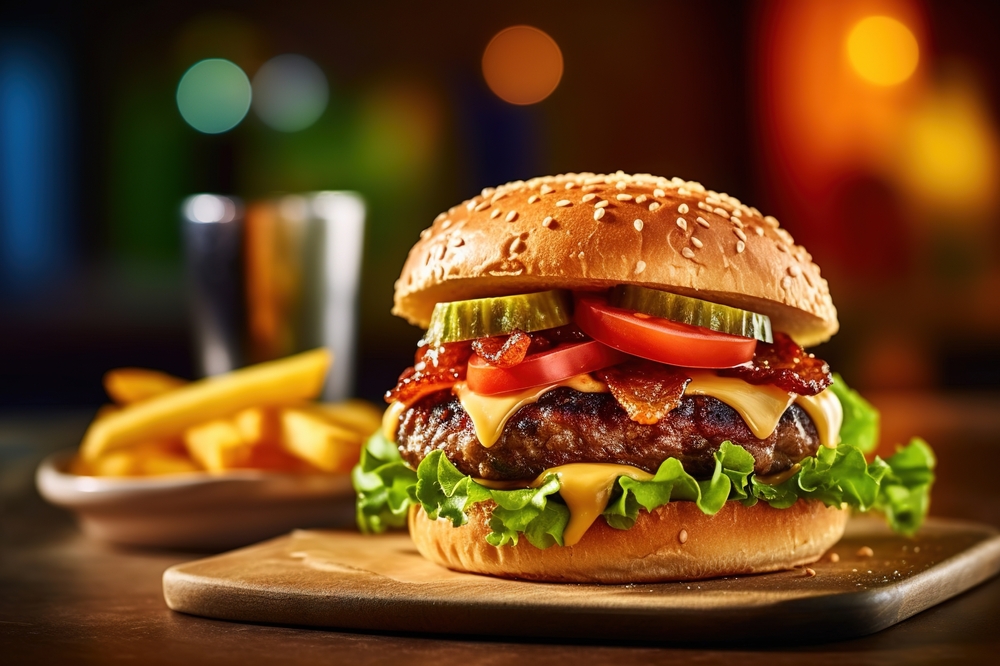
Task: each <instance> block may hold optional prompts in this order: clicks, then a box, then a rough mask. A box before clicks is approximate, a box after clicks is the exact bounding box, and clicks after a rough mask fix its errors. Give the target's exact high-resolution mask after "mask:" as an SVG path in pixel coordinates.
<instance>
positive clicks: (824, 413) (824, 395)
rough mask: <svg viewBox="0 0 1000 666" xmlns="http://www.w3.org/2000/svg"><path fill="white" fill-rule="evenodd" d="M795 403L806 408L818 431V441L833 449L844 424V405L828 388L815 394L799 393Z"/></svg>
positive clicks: (838, 441) (838, 440)
mask: <svg viewBox="0 0 1000 666" xmlns="http://www.w3.org/2000/svg"><path fill="white" fill-rule="evenodd" d="M795 404H797V405H800V406H801V407H802V409H804V410H806V414H808V415H809V418H811V419H812V422H813V423H814V424H815V425H816V430H817V431H818V432H819V443H820V444H822V445H823V446H825V447H827V448H830V449H835V448H837V445H838V444H840V426H842V425H843V424H844V406H843V405H841V404H840V399H839V398H837V395H836V394H835V393H834V392H833V391H831V390H830V389H824V390H823V391H820V392H819V393H818V394H816V395H800V396H798V397H797V398H795Z"/></svg>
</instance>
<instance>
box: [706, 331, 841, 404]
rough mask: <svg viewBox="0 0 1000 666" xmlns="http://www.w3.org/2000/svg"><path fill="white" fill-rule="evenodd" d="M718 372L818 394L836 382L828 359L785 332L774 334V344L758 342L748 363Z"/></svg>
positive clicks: (792, 390)
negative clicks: (813, 352)
mask: <svg viewBox="0 0 1000 666" xmlns="http://www.w3.org/2000/svg"><path fill="white" fill-rule="evenodd" d="M719 374H720V375H722V376H723V377H738V378H740V379H742V380H743V381H745V382H747V383H748V384H773V385H774V386H777V387H778V388H780V389H783V390H785V391H788V392H789V393H796V394H798V395H816V394H817V393H819V392H820V391H822V390H823V389H825V388H826V387H827V386H829V385H830V384H832V383H833V375H832V374H830V366H829V365H828V364H827V362H826V361H824V360H822V359H818V358H816V356H815V355H813V354H807V353H806V352H805V351H804V350H803V349H802V347H800V346H799V345H798V344H796V343H795V341H794V340H792V339H791V338H790V337H788V335H786V334H784V333H775V334H774V344H767V343H765V342H758V343H757V351H756V352H755V353H754V357H753V359H752V360H751V361H750V362H749V363H745V364H743V365H739V366H736V367H735V368H728V369H726V370H719Z"/></svg>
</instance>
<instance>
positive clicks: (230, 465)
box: [184, 419, 254, 472]
mask: <svg viewBox="0 0 1000 666" xmlns="http://www.w3.org/2000/svg"><path fill="white" fill-rule="evenodd" d="M184 445H185V446H187V450H188V453H189V454H191V457H192V458H194V459H195V460H196V461H198V463H199V464H200V465H201V466H202V467H204V468H205V469H207V470H208V471H209V472H222V471H224V470H227V469H235V468H239V467H246V466H247V463H248V462H249V461H250V454H251V453H252V451H253V445H254V443H253V442H248V441H247V440H245V439H244V438H243V435H242V434H241V433H240V430H239V428H237V427H236V424H234V423H233V422H232V421H231V420H229V419H218V420H215V421H209V422H208V423H203V424H201V425H197V426H194V427H193V428H188V429H187V431H186V432H185V433H184Z"/></svg>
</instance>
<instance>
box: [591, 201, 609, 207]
mask: <svg viewBox="0 0 1000 666" xmlns="http://www.w3.org/2000/svg"><path fill="white" fill-rule="evenodd" d="M607 207H608V202H607V200H605V199H601V200H600V201H598V202H597V203H595V204H594V208H607Z"/></svg>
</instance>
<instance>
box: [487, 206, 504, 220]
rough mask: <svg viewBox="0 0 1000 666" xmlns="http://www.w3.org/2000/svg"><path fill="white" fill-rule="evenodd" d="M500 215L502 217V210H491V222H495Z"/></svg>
mask: <svg viewBox="0 0 1000 666" xmlns="http://www.w3.org/2000/svg"><path fill="white" fill-rule="evenodd" d="M501 215H503V211H502V210H500V209H499V208H494V209H493V212H492V213H490V219H491V220H495V219H497V218H498V217H500V216H501Z"/></svg>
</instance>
